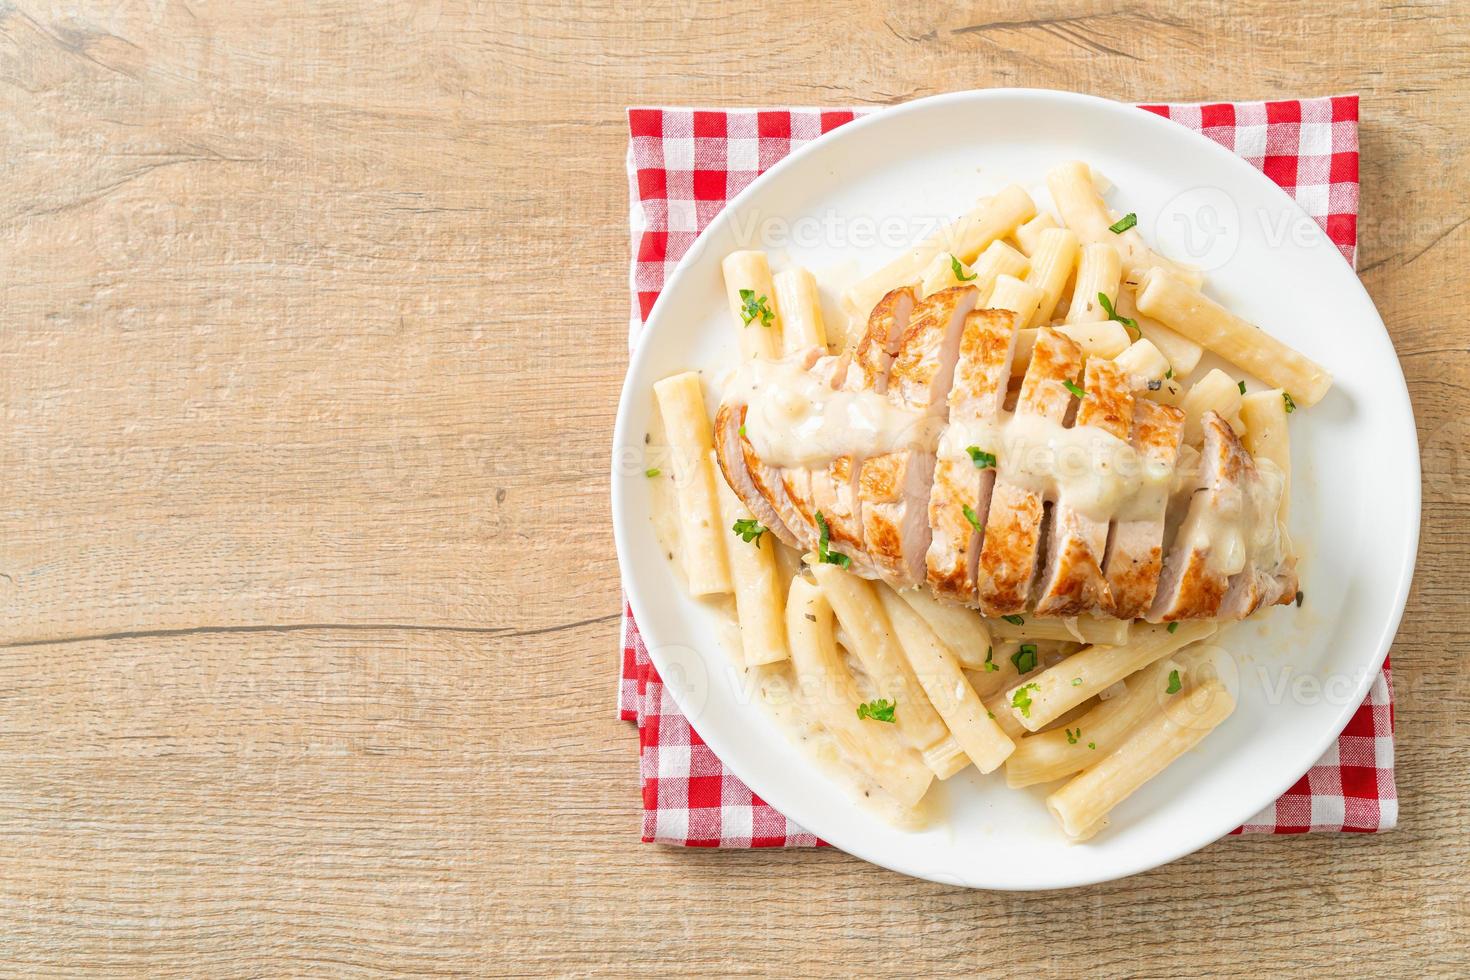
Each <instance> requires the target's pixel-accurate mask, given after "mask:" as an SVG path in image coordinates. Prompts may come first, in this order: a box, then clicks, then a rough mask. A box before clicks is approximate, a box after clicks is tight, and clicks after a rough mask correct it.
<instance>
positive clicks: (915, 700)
mask: <svg viewBox="0 0 1470 980" xmlns="http://www.w3.org/2000/svg"><path fill="white" fill-rule="evenodd" d="M811 574H812V577H813V578H815V579H816V580H817V585H818V586H819V587H820V588H821V590H822V594H823V595H824V596H826V597H827V601H828V602H829V603H831V605H832V611H833V612H835V613H836V614H837V621H838V622H839V623H841V624H842V629H843V632H844V633H845V634H846V635H847V642H848V647H849V649H850V650H851V651H852V652H853V654H854V655H856V656H857V659H858V661H859V662H860V663H861V664H862V665H863V670H864V671H866V672H867V674H868V677H869V678H870V679H871V680H872V682H873V686H874V687H875V688H876V689H877V691H878V695H879V696H880V697H883V698H887V699H888V700H890V701H892V702H893V703H894V704H895V706H896V710H895V712H894V715H895V718H896V719H897V724H898V730H899V731H901V732H903V734H904V736H905V737H906V738H907V739H908V740H909V744H911V745H912V746H913V747H914V748H916V749H918V750H919V754H920V755H922V756H923V757H924V763H925V764H926V765H927V766H929V768H930V769H931V770H933V771H934V774H935V775H936V776H938V777H939V778H940V779H948V778H949V777H950V776H953V775H954V774H955V773H956V772H959V771H960V770H961V769H963V768H964V767H965V766H966V765H968V764H969V759H967V758H966V757H965V754H964V752H963V750H961V748H960V746H959V744H958V743H957V742H955V740H954V739H953V738H951V737H950V734H949V729H948V728H946V727H945V725H944V721H943V720H942V719H941V718H940V717H939V715H938V714H937V713H936V712H935V711H934V706H933V705H931V704H930V703H929V698H928V696H927V695H926V694H925V693H924V689H923V688H922V687H921V686H920V685H919V681H918V678H916V677H915V676H914V671H913V668H912V667H911V666H909V662H908V658H906V657H905V656H904V653H903V649H902V648H901V647H900V646H899V644H898V638H897V637H896V636H895V635H894V631H893V626H892V625H891V624H890V623H889V621H888V614H887V613H886V612H884V611H883V606H882V604H881V603H880V602H879V601H878V597H877V594H876V591H875V586H874V585H873V583H872V582H869V581H867V580H866V579H861V578H858V577H857V576H856V575H854V574H852V573H851V572H848V571H844V570H843V569H841V568H838V567H837V566H836V565H826V564H820V563H819V564H816V565H812V566H811ZM876 588H877V589H886V588H887V586H877V587H876Z"/></svg>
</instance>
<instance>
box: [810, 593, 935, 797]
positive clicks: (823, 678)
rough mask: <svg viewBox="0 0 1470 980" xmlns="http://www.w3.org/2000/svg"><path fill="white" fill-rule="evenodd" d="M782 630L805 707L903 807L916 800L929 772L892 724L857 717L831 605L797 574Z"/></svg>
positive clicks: (857, 700)
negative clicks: (839, 649)
mask: <svg viewBox="0 0 1470 980" xmlns="http://www.w3.org/2000/svg"><path fill="white" fill-rule="evenodd" d="M786 634H787V638H788V641H789V643H790V644H791V662H792V665H793V667H795V669H796V676H797V686H798V690H799V691H800V692H801V694H802V697H803V698H804V700H805V702H806V707H807V708H808V710H810V711H811V712H812V714H813V715H814V716H815V717H816V718H817V719H818V720H819V721H820V722H821V723H822V727H823V728H825V729H826V730H827V731H828V732H829V733H830V734H831V735H832V737H833V739H834V740H836V742H837V744H838V746H839V747H841V749H842V751H843V754H844V755H846V756H847V757H848V760H849V761H850V762H852V763H853V765H855V766H857V767H858V768H859V769H860V770H862V771H863V772H864V773H866V774H867V775H868V776H869V777H870V778H871V779H872V780H873V781H874V782H876V783H877V784H878V785H879V786H880V787H882V789H883V791H884V792H886V793H887V794H888V795H889V796H891V797H893V798H894V799H895V800H896V801H898V802H899V803H900V804H902V805H903V806H906V807H912V806H915V805H917V804H918V802H919V800H920V799H922V798H923V796H924V794H925V793H926V792H927V791H928V789H929V784H930V783H931V782H933V779H934V775H933V773H931V772H930V771H929V769H928V768H926V767H925V765H924V763H923V762H922V761H920V759H919V755H918V753H916V752H915V751H914V750H913V749H912V748H910V747H909V746H907V745H905V744H904V742H903V739H902V738H901V737H900V735H899V732H898V729H897V728H895V727H894V726H893V725H890V724H887V723H885V722H881V721H876V720H872V719H866V720H865V719H862V718H859V717H858V713H857V709H858V705H859V704H861V703H862V700H861V698H860V696H859V694H858V691H857V685H856V683H855V682H854V681H853V679H852V675H851V674H849V673H848V672H847V668H846V667H844V666H843V664H842V657H841V654H840V653H839V652H838V650H837V641H836V639H835V638H834V637H833V634H832V606H831V605H830V604H829V603H828V602H827V599H826V597H825V596H824V595H823V594H822V590H821V589H819V588H817V587H816V586H815V585H812V584H811V583H810V582H808V581H806V579H804V578H801V577H800V576H797V577H796V578H794V579H792V581H791V591H790V592H789V593H788V595H787V599H786Z"/></svg>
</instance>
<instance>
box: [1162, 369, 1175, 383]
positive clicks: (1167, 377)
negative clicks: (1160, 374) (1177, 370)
mask: <svg viewBox="0 0 1470 980" xmlns="http://www.w3.org/2000/svg"><path fill="white" fill-rule="evenodd" d="M1173 378H1174V369H1173V368H1170V369H1169V370H1167V371H1165V372H1164V380H1165V381H1171V380H1173Z"/></svg>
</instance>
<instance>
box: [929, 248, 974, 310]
mask: <svg viewBox="0 0 1470 980" xmlns="http://www.w3.org/2000/svg"><path fill="white" fill-rule="evenodd" d="M974 283H975V273H974V272H973V271H971V269H970V267H969V266H967V265H965V264H964V263H963V262H961V261H960V260H959V259H957V258H955V257H954V256H953V255H950V254H949V253H948V252H943V253H941V254H939V255H936V256H934V261H932V262H930V263H929V265H928V266H927V267H926V268H925V269H924V275H923V277H922V278H921V279H920V280H919V297H920V298H921V299H922V298H924V297H926V296H933V295H934V294H935V293H937V292H939V291H940V290H942V289H952V288H954V287H955V286H965V285H974Z"/></svg>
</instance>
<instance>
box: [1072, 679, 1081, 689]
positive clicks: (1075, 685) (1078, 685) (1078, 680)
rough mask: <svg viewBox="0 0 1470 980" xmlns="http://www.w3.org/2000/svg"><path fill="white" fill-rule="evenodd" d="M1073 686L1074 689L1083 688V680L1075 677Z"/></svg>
mask: <svg viewBox="0 0 1470 980" xmlns="http://www.w3.org/2000/svg"><path fill="white" fill-rule="evenodd" d="M1072 686H1073V687H1081V686H1082V678H1080V677H1074V678H1072Z"/></svg>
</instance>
